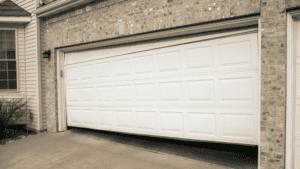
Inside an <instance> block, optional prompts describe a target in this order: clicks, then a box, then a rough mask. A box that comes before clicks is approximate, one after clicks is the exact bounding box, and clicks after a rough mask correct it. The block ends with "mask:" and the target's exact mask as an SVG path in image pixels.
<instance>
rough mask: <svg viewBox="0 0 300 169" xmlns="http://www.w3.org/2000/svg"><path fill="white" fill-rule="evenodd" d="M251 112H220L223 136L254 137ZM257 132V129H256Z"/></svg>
mask: <svg viewBox="0 0 300 169" xmlns="http://www.w3.org/2000/svg"><path fill="white" fill-rule="evenodd" d="M254 117H255V116H254V115H253V114H230V113H228V114H227V113H223V114H222V129H223V136H225V137H241V138H254V129H255V126H254V124H255V123H254ZM256 132H257V131H256Z"/></svg>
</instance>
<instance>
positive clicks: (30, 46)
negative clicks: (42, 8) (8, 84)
mask: <svg viewBox="0 0 300 169" xmlns="http://www.w3.org/2000/svg"><path fill="white" fill-rule="evenodd" d="M12 1H13V2H14V3H15V4H17V5H19V6H20V7H22V8H23V9H25V10H26V11H28V12H29V13H32V11H34V10H35V9H36V1H35V0H12ZM31 17H32V18H31V22H30V23H28V24H25V25H24V29H23V31H24V35H23V36H22V37H23V40H22V41H21V42H22V43H23V46H22V47H21V48H20V49H22V54H21V53H20V52H19V55H20V56H21V58H19V62H20V63H23V64H21V66H23V67H22V69H23V71H21V72H20V71H19V75H20V76H23V74H24V80H22V81H20V82H19V83H20V84H21V85H24V87H25V88H24V90H25V93H26V95H27V98H30V100H29V101H28V102H29V108H30V109H31V113H32V117H33V121H32V123H30V125H29V127H30V128H32V129H34V130H36V131H40V130H43V129H46V124H47V123H46V119H44V128H42V126H41V117H40V115H39V113H40V106H39V99H40V98H39V90H38V81H39V79H38V65H39V64H38V60H37V25H36V16H35V15H32V16H31ZM20 59H21V60H20ZM6 96H7V97H13V94H7V95H6Z"/></svg>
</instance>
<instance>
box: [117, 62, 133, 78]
mask: <svg viewBox="0 0 300 169" xmlns="http://www.w3.org/2000/svg"><path fill="white" fill-rule="evenodd" d="M113 64H114V75H115V76H124V75H130V74H131V68H132V67H131V64H130V58H125V59H123V58H122V59H119V60H114V62H113Z"/></svg>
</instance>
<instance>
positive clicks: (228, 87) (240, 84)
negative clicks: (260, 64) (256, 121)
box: [218, 72, 259, 105]
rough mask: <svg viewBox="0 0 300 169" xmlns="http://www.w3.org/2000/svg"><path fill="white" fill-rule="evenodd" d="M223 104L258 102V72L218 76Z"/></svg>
mask: <svg viewBox="0 0 300 169" xmlns="http://www.w3.org/2000/svg"><path fill="white" fill-rule="evenodd" d="M218 83H219V84H218V86H219V90H220V92H219V97H220V101H221V104H247V105H257V104H258V97H259V95H258V85H257V84H258V75H257V73H251V72H250V73H228V74H223V75H220V76H219V78H218Z"/></svg>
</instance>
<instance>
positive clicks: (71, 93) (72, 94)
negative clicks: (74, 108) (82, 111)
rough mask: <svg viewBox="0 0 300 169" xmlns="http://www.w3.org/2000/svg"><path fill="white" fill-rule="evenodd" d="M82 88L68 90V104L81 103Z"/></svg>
mask: <svg viewBox="0 0 300 169" xmlns="http://www.w3.org/2000/svg"><path fill="white" fill-rule="evenodd" d="M80 93H81V92H80V88H67V100H68V103H79V102H80V97H79V96H80Z"/></svg>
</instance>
